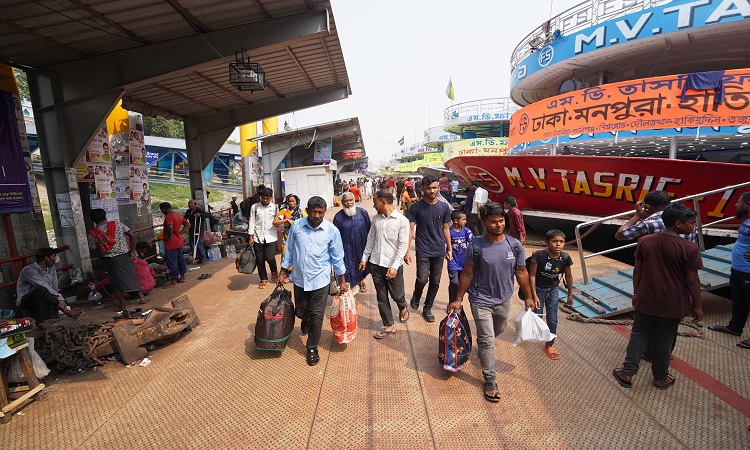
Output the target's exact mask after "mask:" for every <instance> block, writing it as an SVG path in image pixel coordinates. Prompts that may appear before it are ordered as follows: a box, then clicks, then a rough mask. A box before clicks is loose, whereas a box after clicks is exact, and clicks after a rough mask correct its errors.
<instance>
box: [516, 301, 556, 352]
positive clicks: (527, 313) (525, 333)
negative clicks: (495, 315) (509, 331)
mask: <svg viewBox="0 0 750 450" xmlns="http://www.w3.org/2000/svg"><path fill="white" fill-rule="evenodd" d="M514 322H515V323H516V340H515V341H513V346H514V347H516V346H518V345H519V344H520V343H521V342H548V341H551V340H552V339H554V338H555V335H554V334H552V333H550V331H549V327H548V326H547V324H546V323H545V322H544V320H542V318H541V317H539V316H537V315H536V314H535V313H534V311H532V310H530V309H526V308H524V309H522V310H521V311H519V312H518V314H517V315H516V318H515V320H514Z"/></svg>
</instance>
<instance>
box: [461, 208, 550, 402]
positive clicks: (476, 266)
mask: <svg viewBox="0 0 750 450" xmlns="http://www.w3.org/2000/svg"><path fill="white" fill-rule="evenodd" d="M480 215H481V217H482V221H483V226H484V229H485V234H484V236H481V237H478V238H476V239H474V240H473V241H472V242H471V244H469V246H468V248H467V249H466V255H465V256H464V269H463V271H462V272H461V278H459V283H458V293H457V294H456V298H455V299H453V300H451V302H450V303H449V304H448V308H447V312H448V313H449V314H450V313H451V312H453V311H458V310H460V309H461V304H462V302H463V299H464V295H465V294H466V293H467V292H468V294H469V304H470V305H471V312H472V315H473V316H474V323H475V324H476V329H477V345H478V347H479V361H480V363H481V365H482V376H483V377H484V389H483V391H484V399H485V400H487V401H488V402H493V403H496V402H499V401H500V393H499V391H498V389H497V378H496V374H495V340H496V339H497V338H498V337H499V336H500V334H501V333H502V332H503V330H504V329H505V325H506V324H507V322H508V315H509V314H510V298H511V296H513V293H514V287H513V275H514V273H515V277H516V280H517V281H518V284H519V285H520V286H521V289H522V290H523V293H524V294H526V301H525V303H526V308H527V309H536V308H537V307H538V306H539V305H537V304H535V302H534V299H533V298H532V296H531V290H530V289H529V274H528V273H527V272H526V254H525V253H524V250H523V246H522V245H521V243H520V242H518V240H517V239H515V238H514V237H512V236H507V235H505V234H503V230H504V228H505V211H503V207H502V206H500V205H499V204H497V203H494V202H487V203H485V204H484V205H483V206H482V208H481V210H480Z"/></svg>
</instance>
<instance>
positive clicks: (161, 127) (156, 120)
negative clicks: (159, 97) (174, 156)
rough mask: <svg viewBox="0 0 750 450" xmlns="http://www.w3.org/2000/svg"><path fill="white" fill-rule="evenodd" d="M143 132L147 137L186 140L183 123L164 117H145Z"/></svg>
mask: <svg viewBox="0 0 750 450" xmlns="http://www.w3.org/2000/svg"><path fill="white" fill-rule="evenodd" d="M143 132H144V133H145V134H146V135H147V136H158V137H167V138H174V139H185V127H184V126H183V125H182V121H181V120H176V119H167V118H166V117H162V116H155V117H149V116H143Z"/></svg>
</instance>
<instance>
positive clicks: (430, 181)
mask: <svg viewBox="0 0 750 450" xmlns="http://www.w3.org/2000/svg"><path fill="white" fill-rule="evenodd" d="M439 192H440V184H439V183H438V180H437V179H436V178H435V177H433V176H431V175H427V176H426V177H424V178H423V179H422V193H423V194H424V198H423V199H422V200H420V201H418V202H416V203H414V204H413V205H412V206H411V208H410V209H409V225H410V233H409V234H410V236H414V226H415V225H416V227H417V231H416V235H415V243H414V244H415V245H414V246H415V249H416V252H415V253H416V254H417V281H416V282H415V283H414V292H413V293H412V296H411V307H412V309H419V301H420V298H421V297H422V292H423V291H424V287H425V286H426V285H427V281H428V279H429V282H430V287H429V288H428V289H427V297H426V298H425V301H424V308H423V309H422V317H424V320H426V321H427V322H434V321H435V316H433V315H432V305H433V303H435V297H436V296H437V293H438V289H439V288H440V276H441V275H442V273H443V259H447V260H448V261H450V260H451V258H452V257H453V250H452V248H451V232H450V223H451V207H450V205H449V204H448V203H446V202H441V201H438V198H437V196H438V193H439ZM404 261H405V262H406V263H407V264H409V263H410V262H411V255H410V254H409V252H407V253H406V258H405V259H404Z"/></svg>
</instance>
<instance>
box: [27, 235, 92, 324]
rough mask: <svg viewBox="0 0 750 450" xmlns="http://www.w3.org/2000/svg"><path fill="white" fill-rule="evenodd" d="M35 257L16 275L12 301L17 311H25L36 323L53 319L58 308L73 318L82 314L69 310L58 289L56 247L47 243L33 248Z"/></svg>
mask: <svg viewBox="0 0 750 450" xmlns="http://www.w3.org/2000/svg"><path fill="white" fill-rule="evenodd" d="M35 260H36V263H34V264H29V265H28V266H26V267H24V268H23V269H21V273H20V274H19V275H18V283H17V284H16V294H17V299H16V305H17V306H18V307H19V308H20V309H21V311H27V312H28V314H29V315H30V316H31V317H32V318H33V319H34V320H35V321H36V322H37V323H39V322H43V321H45V320H49V319H57V318H58V317H59V313H58V311H62V312H63V314H65V315H66V316H68V317H73V318H77V317H79V316H80V315H81V314H83V311H75V312H73V311H69V310H68V308H67V305H66V304H65V299H64V298H63V296H62V295H60V292H58V289H59V287H58V285H57V272H56V270H55V263H56V262H57V250H55V249H54V248H49V247H43V248H40V249H39V250H37V252H36V255H35Z"/></svg>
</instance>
